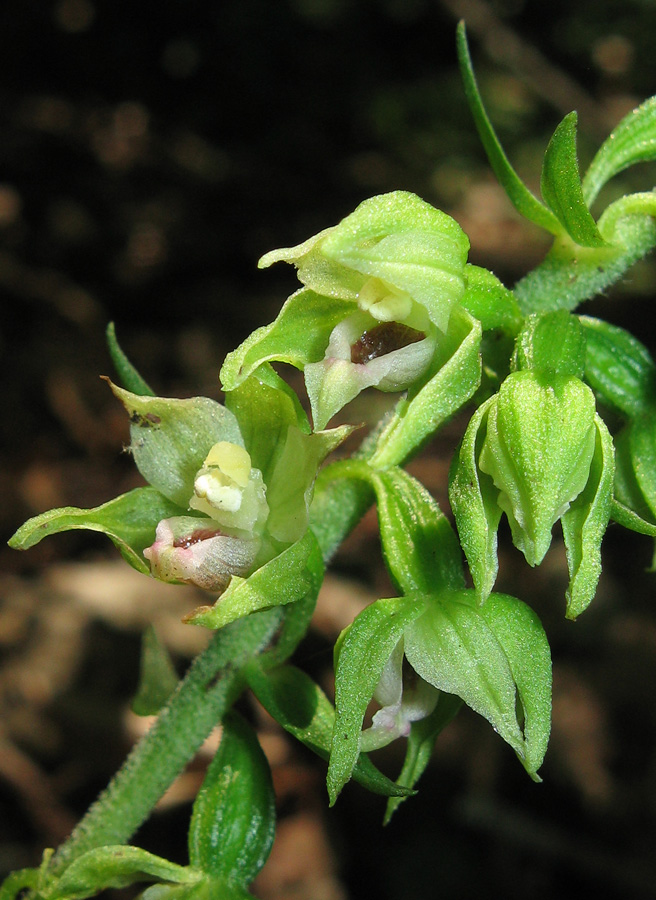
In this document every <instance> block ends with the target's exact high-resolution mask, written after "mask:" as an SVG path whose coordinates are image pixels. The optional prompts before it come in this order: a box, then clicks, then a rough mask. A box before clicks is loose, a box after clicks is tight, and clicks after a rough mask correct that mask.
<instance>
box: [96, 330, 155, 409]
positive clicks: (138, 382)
mask: <svg viewBox="0 0 656 900" xmlns="http://www.w3.org/2000/svg"><path fill="white" fill-rule="evenodd" d="M106 336H107V346H108V348H109V355H110V356H111V358H112V362H113V363H114V368H115V369H116V371H117V373H118V377H119V379H120V380H121V382H122V384H123V387H125V388H127V389H128V390H129V391H132V393H133V394H139V395H141V396H147V397H154V396H155V392H154V391H153V390H151V388H150V386H149V385H148V384H147V383H146V382H145V381H144V379H143V378H142V377H141V375H140V374H139V373H138V372H137V370H136V369H135V367H134V366H133V365H132V363H131V362H130V360H129V359H128V358H127V356H126V355H125V353H124V352H123V350H122V349H121V347H120V345H119V342H118V340H117V339H116V329H115V327H114V323H113V322H110V323H109V325H108V326H107V333H106Z"/></svg>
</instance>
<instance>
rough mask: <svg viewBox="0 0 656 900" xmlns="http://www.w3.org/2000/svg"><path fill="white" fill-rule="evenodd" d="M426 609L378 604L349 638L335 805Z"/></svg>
mask: <svg viewBox="0 0 656 900" xmlns="http://www.w3.org/2000/svg"><path fill="white" fill-rule="evenodd" d="M424 609H425V601H424V600H423V599H422V598H416V597H415V598H411V597H400V598H399V597H393V598H391V599H388V600H377V601H376V602H375V603H372V604H371V606H368V607H367V608H366V609H365V610H363V611H362V612H361V613H360V615H359V616H358V617H357V618H356V619H355V620H354V621H353V623H352V624H351V625H350V626H349V627H348V629H347V630H346V632H345V633H344V635H343V640H342V642H341V646H340V649H339V657H338V660H337V665H336V671H335V708H336V710H337V714H336V717H335V728H334V732H333V739H332V746H331V751H330V764H329V766H328V778H327V781H328V794H329V796H330V803H331V805H333V804H334V803H335V801H336V800H337V796H338V794H339V793H340V791H341V790H342V788H343V787H344V785H345V784H346V782H347V781H348V780H349V778H350V777H351V774H352V772H353V768H354V766H355V764H356V762H357V759H358V755H359V753H360V739H361V732H362V722H363V720H364V716H365V713H366V711H367V706H368V704H369V701H370V700H371V698H372V697H373V694H374V691H375V690H376V686H377V684H378V682H379V681H380V676H381V673H382V671H383V669H384V667H385V664H386V663H387V661H388V659H389V658H390V656H391V654H392V651H393V650H394V648H395V647H396V645H397V644H398V642H399V640H400V639H401V637H402V636H403V632H404V630H405V629H406V628H407V626H408V625H409V624H410V623H411V622H412V621H413V620H414V619H416V618H417V616H419V615H420V614H421V613H422V612H423V610H424Z"/></svg>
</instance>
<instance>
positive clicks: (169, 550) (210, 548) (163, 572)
mask: <svg viewBox="0 0 656 900" xmlns="http://www.w3.org/2000/svg"><path fill="white" fill-rule="evenodd" d="M259 547H260V541H259V539H257V538H254V539H244V538H240V537H233V536H231V535H227V534H223V533H222V532H221V531H220V530H219V528H218V527H217V526H216V523H214V522H212V521H211V520H210V519H200V518H198V519H196V518H192V517H190V516H174V517H173V518H171V519H162V521H161V522H160V523H159V524H158V526H157V530H156V533H155V542H154V544H152V546H150V547H147V548H146V549H145V550H144V556H145V557H146V559H147V560H148V561H149V562H150V568H151V573H152V575H153V576H154V577H155V578H159V580H160V581H171V582H182V583H183V584H195V585H197V586H198V587H200V588H203V589H204V590H206V591H216V592H219V593H221V592H222V591H224V590H225V588H226V587H227V586H228V582H229V581H230V579H231V578H232V576H233V575H246V574H247V573H248V572H249V570H250V569H251V567H252V566H253V563H254V562H255V557H256V556H257V552H258V550H259Z"/></svg>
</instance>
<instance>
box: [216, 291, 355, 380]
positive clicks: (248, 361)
mask: <svg viewBox="0 0 656 900" xmlns="http://www.w3.org/2000/svg"><path fill="white" fill-rule="evenodd" d="M356 308H357V307H356V304H355V302H354V301H352V300H342V299H335V298H331V297H327V296H321V295H320V294H317V293H315V292H314V291H311V290H309V289H307V288H303V289H301V290H300V291H297V292H296V293H295V294H292V296H291V297H290V298H289V299H288V300H287V302H286V303H285V305H284V306H283V308H282V309H281V311H280V314H279V315H278V318H277V319H276V320H275V322H272V323H271V324H270V325H266V326H264V327H262V328H258V329H257V330H256V331H254V332H253V333H252V334H251V335H250V337H248V338H246V340H245V341H244V342H243V344H240V346H239V347H237V349H236V350H233V352H232V353H229V354H228V355H227V356H226V358H225V361H224V363H223V367H222V368H221V373H220V379H221V384H222V386H223V390H224V391H232V390H234V389H235V388H236V387H238V385H240V384H241V383H242V381H244V379H246V378H248V376H249V375H250V374H251V373H252V372H254V371H255V370H256V369H257V368H258V366H261V365H262V363H265V362H272V361H278V362H285V363H289V364H290V365H292V366H295V367H296V368H297V369H301V370H303V369H304V368H305V366H306V365H307V363H311V362H318V361H319V360H321V359H323V356H324V352H325V350H326V347H327V346H328V340H329V338H330V333H331V331H332V330H333V328H334V327H335V325H337V324H338V322H341V321H342V319H344V318H346V316H347V315H349V313H352V312H353V311H354V310H355V309H356Z"/></svg>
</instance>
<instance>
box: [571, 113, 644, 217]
mask: <svg viewBox="0 0 656 900" xmlns="http://www.w3.org/2000/svg"><path fill="white" fill-rule="evenodd" d="M654 159H656V97H651V98H650V99H649V100H645V102H644V103H642V104H641V105H640V106H639V107H638V108H637V109H634V110H632V111H631V112H630V113H629V114H628V115H627V116H625V117H624V118H623V119H622V121H621V122H620V123H619V125H618V126H617V128H615V130H614V131H613V133H612V134H611V135H610V136H609V137H608V138H606V140H605V141H604V143H603V144H602V145H601V147H600V148H599V150H598V151H597V153H596V155H595V157H594V159H593V160H592V162H591V163H590V166H589V168H588V171H587V172H586V173H585V177H584V179H583V194H584V196H585V199H586V202H587V203H588V205H589V206H591V205H592V203H593V202H594V200H595V198H596V197H597V195H598V193H599V191H600V190H601V188H602V187H603V186H604V185H605V184H606V182H608V181H610V179H611V178H613V177H614V176H615V175H617V174H618V173H619V172H622V171H623V170H624V169H627V168H628V167H629V166H632V165H634V164H635V163H640V162H650V161H652V160H654Z"/></svg>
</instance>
